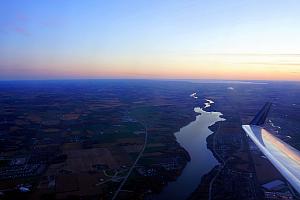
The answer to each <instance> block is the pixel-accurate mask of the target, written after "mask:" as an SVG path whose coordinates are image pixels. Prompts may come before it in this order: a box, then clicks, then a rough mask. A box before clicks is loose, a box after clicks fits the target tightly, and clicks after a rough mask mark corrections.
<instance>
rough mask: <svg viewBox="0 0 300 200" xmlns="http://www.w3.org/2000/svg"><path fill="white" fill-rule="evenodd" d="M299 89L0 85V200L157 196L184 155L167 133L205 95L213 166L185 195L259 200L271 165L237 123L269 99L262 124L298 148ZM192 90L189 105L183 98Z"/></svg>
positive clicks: (279, 85)
mask: <svg viewBox="0 0 300 200" xmlns="http://www.w3.org/2000/svg"><path fill="white" fill-rule="evenodd" d="M299 89H300V84H299V83H293V82H268V84H238V83H222V82H221V83H192V82H183V81H147V80H74V81H71V80H70V81H7V82H0V135H1V138H0V149H1V155H0V156H1V157H0V192H1V198H2V197H3V199H20V198H22V199H112V198H116V199H143V198H147V197H149V196H151V195H149V194H152V193H159V192H160V191H161V190H162V188H163V187H164V186H165V185H166V184H167V183H168V182H169V181H174V180H176V178H177V177H178V176H179V175H180V173H181V171H182V170H183V168H184V166H185V165H186V163H187V162H188V161H189V159H190V158H189V155H188V153H187V152H186V151H185V150H184V149H183V148H182V147H180V145H179V144H178V143H177V142H176V138H175V136H174V133H175V132H177V131H178V130H179V129H180V128H181V127H183V126H185V125H187V124H188V123H190V122H191V121H193V120H195V116H196V113H195V112H194V111H193V108H194V107H196V106H199V105H200V106H201V105H202V104H203V103H204V102H205V99H206V98H208V99H212V100H213V101H215V104H213V106H212V107H210V108H209V109H210V110H217V111H218V112H222V113H223V114H224V118H226V121H223V122H218V123H217V124H215V125H214V126H212V127H211V129H212V130H213V131H214V134H212V135H211V136H209V137H208V138H207V142H208V148H210V149H211V151H212V152H213V153H214V155H215V157H216V158H217V159H218V161H219V162H220V164H219V165H218V166H216V167H215V168H214V169H212V171H211V172H210V173H208V174H207V175H205V176H204V177H203V178H202V181H201V183H200V185H199V188H198V189H197V190H196V191H195V192H194V193H193V194H192V195H191V197H190V199H208V198H209V197H210V198H211V199H224V197H225V196H226V197H228V199H263V198H264V195H265V192H266V191H265V190H263V189H262V187H261V185H262V184H265V183H267V182H269V181H271V180H274V179H281V180H283V179H282V177H281V176H280V175H279V174H278V172H277V171H276V170H275V169H272V170H273V171H272V173H267V172H266V169H268V170H267V171H269V169H271V168H272V166H271V165H270V163H269V162H268V161H267V160H266V159H261V156H260V154H259V152H258V151H257V150H255V149H254V148H253V146H252V144H251V143H250V142H249V141H248V139H247V138H246V137H245V134H244V132H243V131H242V130H241V124H246V123H248V122H249V121H250V120H251V119H252V117H253V116H254V115H255V114H256V112H257V111H258V110H259V109H260V107H261V106H262V105H263V104H264V103H265V102H266V101H272V102H273V103H274V106H273V107H272V111H271V113H270V117H269V120H271V121H269V122H268V123H267V124H266V127H267V128H268V129H270V130H271V131H272V132H274V133H275V134H276V135H277V136H279V137H281V138H282V139H284V140H285V141H287V142H288V143H290V144H292V145H293V146H295V147H296V148H298V149H300V136H299V134H297V133H300V123H299V119H300V93H299V91H300V90H299ZM194 92H197V94H198V97H199V98H198V99H193V98H191V97H190V94H192V93H194ZM279 127H280V128H279ZM287 136H290V137H287ZM144 145H145V146H144ZM144 147H145V148H144ZM134 164H135V165H134ZM132 165H134V166H133V167H132ZM266 166H267V167H266ZM131 169H132V170H131ZM283 181H284V180H283ZM267 192H268V191H267Z"/></svg>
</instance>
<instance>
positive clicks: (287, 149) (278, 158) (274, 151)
mask: <svg viewBox="0 0 300 200" xmlns="http://www.w3.org/2000/svg"><path fill="white" fill-rule="evenodd" d="M270 107H271V103H266V104H265V106H264V107H263V108H262V110H261V111H260V112H259V113H258V114H257V115H256V116H255V118H254V119H253V120H252V122H251V123H250V124H249V125H243V126H242V127H243V129H244V131H245V132H246V133H247V135H248V136H249V137H250V139H251V140H252V141H253V142H254V143H255V144H256V146H257V147H258V148H259V149H260V151H261V152H262V153H263V154H264V155H265V156H266V157H267V158H268V160H269V161H270V162H271V163H272V164H273V165H274V166H275V167H276V169H277V170H278V171H279V172H280V173H281V174H282V175H283V177H285V178H286V180H287V181H288V182H289V183H290V184H291V185H292V186H293V187H294V189H295V190H296V191H297V192H298V193H300V152H299V151H298V150H297V149H295V148H294V147H292V146H290V145H289V144H287V143H285V142H284V141H282V140H281V139H279V138H277V137H276V136H274V135H273V134H271V133H270V132H268V131H267V130H266V129H264V128H263V127H261V125H263V124H264V123H265V120H266V118H267V115H268V112H269V111H270Z"/></svg>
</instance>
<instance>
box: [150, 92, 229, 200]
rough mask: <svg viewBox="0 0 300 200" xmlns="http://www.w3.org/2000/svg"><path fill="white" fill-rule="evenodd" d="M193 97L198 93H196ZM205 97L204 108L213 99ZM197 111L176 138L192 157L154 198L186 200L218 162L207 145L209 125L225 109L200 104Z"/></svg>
mask: <svg viewBox="0 0 300 200" xmlns="http://www.w3.org/2000/svg"><path fill="white" fill-rule="evenodd" d="M193 97H194V98H195V97H196V96H195V95H193ZM195 99H197V98H195ZM206 101H207V102H206V103H205V105H204V108H208V107H210V106H211V105H212V104H213V103H214V102H213V101H211V100H209V99H206ZM194 111H195V112H196V113H199V115H197V116H196V120H195V121H193V122H191V123H190V124H188V125H187V126H185V127H183V128H181V129H180V130H179V131H178V132H176V133H175V136H176V140H177V142H178V143H179V144H180V145H181V146H182V147H183V148H184V149H185V150H187V151H188V153H189V154H190V157H191V161H190V162H188V163H187V165H186V166H185V168H184V169H183V171H182V174H181V175H180V176H179V177H178V178H177V180H176V181H173V182H170V183H169V184H168V185H167V186H166V187H165V188H164V189H163V191H162V192H161V193H160V194H159V195H158V198H155V199H159V200H169V199H172V200H184V199H186V198H188V197H189V195H190V194H191V193H192V192H193V191H194V190H195V189H196V188H197V186H198V185H199V184H200V182H201V177H202V176H203V175H205V174H207V173H208V172H209V171H210V170H211V169H212V168H213V167H214V166H216V165H217V164H218V161H217V160H216V159H215V157H214V156H213V154H212V152H211V151H210V150H209V149H207V143H206V138H207V136H209V135H210V134H212V133H213V132H212V131H211V130H209V128H208V127H209V126H211V125H213V124H215V123H216V122H218V121H224V120H225V119H224V118H222V117H221V116H222V113H220V112H206V111H204V110H203V109H202V108H201V107H196V108H194Z"/></svg>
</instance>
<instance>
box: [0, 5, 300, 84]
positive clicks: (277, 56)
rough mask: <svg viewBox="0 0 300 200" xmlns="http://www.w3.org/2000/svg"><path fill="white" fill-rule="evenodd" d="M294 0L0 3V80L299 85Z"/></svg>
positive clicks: (299, 38)
mask: <svg viewBox="0 0 300 200" xmlns="http://www.w3.org/2000/svg"><path fill="white" fill-rule="evenodd" d="M299 9H300V1H299V0H107V1H102V0H1V1H0V80H7V79H68V78H149V79H164V78H168V79H169V78H170V79H177V78H178V79H187V78H189V79H229V80H300V12H299Z"/></svg>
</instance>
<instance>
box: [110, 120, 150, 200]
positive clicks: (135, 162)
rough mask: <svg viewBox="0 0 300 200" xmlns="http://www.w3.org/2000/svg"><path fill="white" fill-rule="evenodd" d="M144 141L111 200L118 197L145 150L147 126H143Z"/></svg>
mask: <svg viewBox="0 0 300 200" xmlns="http://www.w3.org/2000/svg"><path fill="white" fill-rule="evenodd" d="M144 127H145V140H144V146H143V148H142V150H141V151H140V153H139V155H138V156H137V158H136V160H135V161H134V163H133V165H132V166H131V168H130V169H129V171H128V173H127V175H126V176H125V178H124V180H123V181H122V183H121V184H120V186H119V188H118V189H117V190H116V192H115V194H114V196H113V197H112V200H115V199H116V198H117V196H118V194H119V193H120V191H121V190H122V187H123V186H124V185H125V183H126V181H127V179H128V177H129V176H130V174H131V172H132V171H133V169H134V168H135V166H136V164H137V163H138V162H139V160H140V158H141V156H142V155H143V153H144V151H145V149H146V145H147V142H148V131H147V126H145V125H144Z"/></svg>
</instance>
